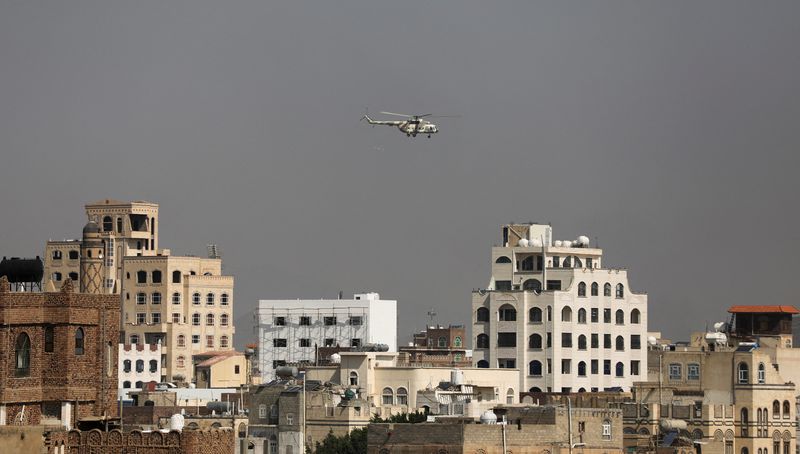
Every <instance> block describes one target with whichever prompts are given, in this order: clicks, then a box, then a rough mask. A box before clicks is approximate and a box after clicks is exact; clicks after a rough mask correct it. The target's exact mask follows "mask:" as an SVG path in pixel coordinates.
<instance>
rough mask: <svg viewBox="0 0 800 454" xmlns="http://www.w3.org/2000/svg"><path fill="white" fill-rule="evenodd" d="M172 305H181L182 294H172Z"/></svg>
mask: <svg viewBox="0 0 800 454" xmlns="http://www.w3.org/2000/svg"><path fill="white" fill-rule="evenodd" d="M172 304H181V294H180V293H178V292H175V293H173V294H172Z"/></svg>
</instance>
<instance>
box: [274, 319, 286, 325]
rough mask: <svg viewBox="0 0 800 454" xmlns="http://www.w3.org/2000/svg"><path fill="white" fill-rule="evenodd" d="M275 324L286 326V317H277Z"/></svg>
mask: <svg viewBox="0 0 800 454" xmlns="http://www.w3.org/2000/svg"><path fill="white" fill-rule="evenodd" d="M275 326H286V317H275Z"/></svg>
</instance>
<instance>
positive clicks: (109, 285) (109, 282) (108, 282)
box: [106, 279, 114, 288]
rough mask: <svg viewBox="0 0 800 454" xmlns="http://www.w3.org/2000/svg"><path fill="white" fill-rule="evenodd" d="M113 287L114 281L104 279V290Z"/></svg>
mask: <svg viewBox="0 0 800 454" xmlns="http://www.w3.org/2000/svg"><path fill="white" fill-rule="evenodd" d="M112 287H114V279H106V288H112Z"/></svg>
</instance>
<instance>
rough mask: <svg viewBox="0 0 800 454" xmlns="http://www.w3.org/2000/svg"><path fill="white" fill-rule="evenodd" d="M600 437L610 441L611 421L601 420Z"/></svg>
mask: <svg viewBox="0 0 800 454" xmlns="http://www.w3.org/2000/svg"><path fill="white" fill-rule="evenodd" d="M601 435H602V436H603V440H611V421H609V420H608V419H604V420H603V425H602V432H601Z"/></svg>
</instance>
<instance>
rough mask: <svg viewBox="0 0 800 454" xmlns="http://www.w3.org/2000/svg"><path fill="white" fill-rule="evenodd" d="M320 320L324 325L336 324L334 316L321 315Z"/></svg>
mask: <svg viewBox="0 0 800 454" xmlns="http://www.w3.org/2000/svg"><path fill="white" fill-rule="evenodd" d="M322 322H323V324H324V325H325V326H334V325H336V317H323V319H322Z"/></svg>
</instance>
